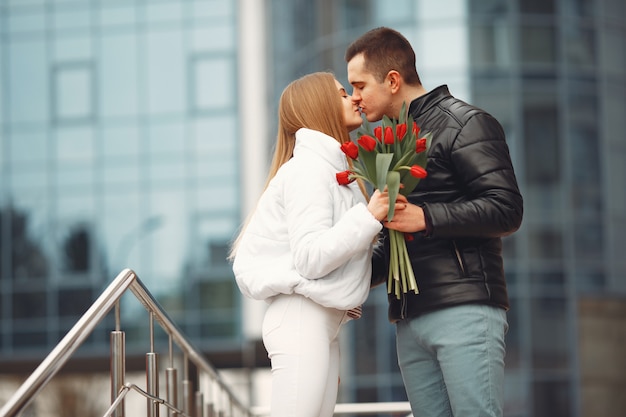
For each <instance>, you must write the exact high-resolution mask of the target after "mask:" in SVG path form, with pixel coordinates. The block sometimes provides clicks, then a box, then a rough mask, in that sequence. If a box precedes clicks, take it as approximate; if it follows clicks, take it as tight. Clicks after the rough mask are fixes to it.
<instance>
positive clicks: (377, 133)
mask: <svg viewBox="0 0 626 417" xmlns="http://www.w3.org/2000/svg"><path fill="white" fill-rule="evenodd" d="M374 136H376V138H377V139H378V140H382V139H383V128H382V127H380V126H376V127H375V128H374Z"/></svg>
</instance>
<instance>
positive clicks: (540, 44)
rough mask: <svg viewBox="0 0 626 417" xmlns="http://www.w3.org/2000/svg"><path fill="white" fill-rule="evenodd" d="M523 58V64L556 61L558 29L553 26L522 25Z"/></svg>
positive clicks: (546, 63)
mask: <svg viewBox="0 0 626 417" xmlns="http://www.w3.org/2000/svg"><path fill="white" fill-rule="evenodd" d="M521 37H522V41H521V58H522V63H523V65H525V66H527V65H529V64H530V65H532V64H535V65H536V64H545V65H554V64H555V63H556V45H557V43H556V31H555V29H554V27H553V26H530V25H525V26H522V27H521Z"/></svg>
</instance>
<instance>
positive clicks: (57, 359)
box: [0, 269, 410, 417]
mask: <svg viewBox="0 0 626 417" xmlns="http://www.w3.org/2000/svg"><path fill="white" fill-rule="evenodd" d="M128 290H130V291H131V292H132V293H133V294H134V295H135V297H136V298H137V299H138V300H139V301H140V302H141V303H142V304H143V306H144V307H145V308H146V310H147V311H148V312H149V313H150V326H151V351H152V350H153V349H152V348H153V346H152V344H153V343H154V340H152V337H153V334H152V331H153V330H152V324H153V323H152V322H153V319H154V318H156V320H157V321H158V322H159V324H160V326H161V327H162V328H163V330H164V331H165V332H166V333H167V334H168V335H169V337H170V352H169V353H170V361H171V359H172V356H171V355H172V342H175V343H176V344H177V346H178V347H179V348H180V350H181V351H182V352H183V353H184V356H185V360H186V361H189V362H191V363H193V364H194V365H195V366H196V367H197V370H198V371H199V372H203V373H204V375H206V376H208V377H209V378H210V379H211V380H212V381H213V382H214V383H217V385H219V389H220V390H221V392H222V393H223V394H225V395H227V396H228V399H229V401H230V404H231V406H235V407H237V408H238V409H239V410H241V411H243V412H244V414H245V415H247V416H250V417H261V416H266V415H269V409H268V408H267V407H252V408H250V407H247V406H245V405H244V404H243V403H242V402H241V401H239V399H238V398H237V396H236V395H235V394H234V393H233V392H232V390H231V389H230V388H229V387H228V385H226V383H225V382H224V381H223V380H222V379H221V377H220V376H219V374H218V373H217V371H216V370H215V368H213V366H212V365H211V364H210V363H209V362H207V361H206V359H204V357H203V356H202V355H201V354H200V352H199V351H198V350H197V349H196V348H195V347H194V346H192V344H191V343H190V342H189V341H188V340H187V339H186V338H185V337H184V336H183V334H182V333H181V331H180V330H179V329H178V327H177V326H176V325H175V324H174V322H173V321H172V320H171V319H170V318H169V316H168V315H167V313H166V312H165V310H163V308H162V307H161V306H160V304H159V303H158V302H157V301H156V300H155V299H154V297H153V296H152V294H150V292H149V291H148V289H147V288H146V287H145V286H144V284H143V283H142V282H141V280H140V279H139V277H138V276H137V275H136V274H135V272H134V271H132V270H130V269H124V270H123V271H122V272H120V273H119V274H118V275H117V277H116V278H115V279H114V280H113V281H112V282H111V284H109V286H108V287H107V288H106V289H105V290H104V291H103V292H102V294H101V295H100V296H99V297H98V298H97V299H96V301H95V302H94V303H93V304H92V305H91V307H90V308H89V309H88V310H87V311H86V312H85V313H84V314H83V316H82V317H81V318H80V319H79V320H78V321H77V322H76V324H75V325H74V326H73V327H72V328H71V329H70V330H69V332H68V333H67V334H66V335H65V337H64V338H63V339H61V341H60V342H59V343H58V344H57V345H56V346H55V347H54V349H52V351H51V352H50V353H49V354H48V356H47V357H46V358H45V359H44V360H43V361H42V362H41V364H40V365H39V366H38V367H37V368H36V369H35V371H33V373H32V374H31V375H30V376H29V377H28V378H27V379H26V381H24V383H23V384H22V385H21V386H20V387H19V388H18V390H17V391H16V392H15V394H13V396H12V397H11V398H10V399H9V400H8V401H7V402H6V403H5V404H4V406H2V408H1V409H0V417H17V416H18V415H20V413H21V412H22V411H24V409H25V408H26V407H27V406H28V405H29V404H30V403H31V401H32V400H33V399H34V398H35V396H36V395H37V394H38V393H39V392H40V391H41V390H42V389H43V388H44V387H45V386H46V384H47V383H48V382H49V381H50V380H51V379H52V378H53V377H54V376H55V375H56V374H57V372H59V370H60V369H61V368H62V367H63V366H64V365H65V363H66V362H67V361H68V360H69V358H70V357H71V356H72V355H73V354H74V353H75V352H76V350H77V349H78V348H79V347H80V346H81V344H82V343H83V342H84V341H85V340H86V339H87V338H88V337H89V336H90V335H91V333H92V332H93V330H94V329H95V328H96V326H97V325H98V324H99V323H100V322H101V321H102V320H103V319H104V317H106V315H107V314H109V312H110V311H111V310H112V309H113V308H114V307H115V308H116V311H115V314H116V317H115V319H116V331H115V332H112V333H118V334H119V333H122V332H120V331H119V330H120V311H119V302H120V298H121V296H122V295H123V294H125V293H126V292H127V291H128ZM115 336H117V335H115ZM112 339H113V338H112ZM112 350H113V347H112ZM149 355H154V353H149ZM112 359H113V358H112ZM112 363H113V360H112ZM111 372H112V373H113V372H116V371H114V370H113V369H112V370H111ZM122 372H123V370H122ZM113 379H114V378H112V382H113ZM116 382H118V381H116ZM122 382H123V383H122V384H121V386H119V387H118V388H119V389H120V391H119V392H117V396H116V398H114V399H112V404H111V407H110V408H109V410H107V412H106V414H105V416H109V415H112V413H113V412H114V410H115V409H116V408H117V407H119V406H120V404H121V403H122V402H123V400H124V397H125V396H126V394H127V393H128V392H129V391H130V390H134V391H136V392H139V393H140V394H141V395H143V396H145V397H146V398H148V399H150V400H152V401H153V402H154V403H158V404H163V405H165V406H166V407H167V408H168V409H169V410H171V411H174V412H175V413H178V415H181V416H187V415H188V414H186V413H184V412H182V410H179V409H177V408H175V406H173V405H172V404H170V403H169V402H167V401H166V400H162V399H160V398H157V397H154V396H153V395H152V394H151V393H150V392H146V391H144V390H142V389H141V388H139V387H137V386H135V385H134V384H129V383H126V382H124V381H122ZM185 382H188V381H185ZM378 412H410V407H409V404H408V402H392V403H344V404H337V406H336V408H335V414H351V413H358V414H374V413H378ZM121 415H123V412H122V413H121ZM157 415H158V413H157ZM407 417H408V416H407Z"/></svg>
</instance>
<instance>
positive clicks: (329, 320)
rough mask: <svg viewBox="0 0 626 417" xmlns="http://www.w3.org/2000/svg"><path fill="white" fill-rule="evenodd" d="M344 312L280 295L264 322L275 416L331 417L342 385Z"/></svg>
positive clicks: (269, 309)
mask: <svg viewBox="0 0 626 417" xmlns="http://www.w3.org/2000/svg"><path fill="white" fill-rule="evenodd" d="M347 320H348V317H347V313H346V312H345V311H341V310H336V309H332V308H326V307H323V306H321V305H319V304H317V303H315V302H314V301H311V300H310V299H308V298H306V297H303V296H301V295H297V294H291V295H278V296H277V297H275V298H274V299H273V301H272V303H271V304H270V305H269V307H268V308H267V312H266V313H265V317H264V319H263V343H264V344H265V348H266V349H267V352H268V355H269V358H270V360H271V362H272V401H271V417H294V416H297V417H331V416H332V415H333V410H334V408H335V403H336V402H337V391H338V384H339V340H338V336H339V329H340V328H341V326H342V324H343V323H345V322H346V321H347Z"/></svg>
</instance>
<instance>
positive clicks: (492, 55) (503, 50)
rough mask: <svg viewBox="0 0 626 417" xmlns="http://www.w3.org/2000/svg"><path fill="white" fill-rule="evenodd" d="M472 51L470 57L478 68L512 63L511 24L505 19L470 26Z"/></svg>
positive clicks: (504, 65)
mask: <svg viewBox="0 0 626 417" xmlns="http://www.w3.org/2000/svg"><path fill="white" fill-rule="evenodd" d="M470 43H471V45H472V53H471V55H470V59H471V60H472V65H473V66H474V67H476V68H479V69H482V68H486V69H491V68H492V67H499V68H503V67H508V66H510V65H511V63H512V60H513V58H512V56H511V51H512V50H513V48H512V39H511V30H510V25H509V24H508V23H507V22H506V21H505V20H501V21H494V22H492V23H490V24H475V25H472V26H471V27H470Z"/></svg>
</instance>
